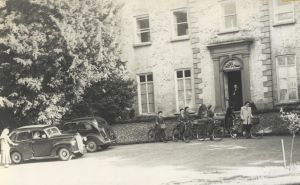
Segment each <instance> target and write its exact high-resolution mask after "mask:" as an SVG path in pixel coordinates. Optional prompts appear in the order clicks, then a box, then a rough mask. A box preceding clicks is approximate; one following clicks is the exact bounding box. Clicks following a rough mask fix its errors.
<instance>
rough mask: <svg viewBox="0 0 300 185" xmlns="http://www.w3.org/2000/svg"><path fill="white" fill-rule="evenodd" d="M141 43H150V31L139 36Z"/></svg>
mask: <svg viewBox="0 0 300 185" xmlns="http://www.w3.org/2000/svg"><path fill="white" fill-rule="evenodd" d="M138 36H139V40H140V42H150V31H148V32H142V33H139V34H138Z"/></svg>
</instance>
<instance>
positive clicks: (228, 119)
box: [225, 106, 235, 132]
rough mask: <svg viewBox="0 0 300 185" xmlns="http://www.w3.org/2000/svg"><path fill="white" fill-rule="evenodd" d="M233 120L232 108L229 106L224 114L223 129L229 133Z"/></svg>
mask: <svg viewBox="0 0 300 185" xmlns="http://www.w3.org/2000/svg"><path fill="white" fill-rule="evenodd" d="M234 119H235V114H234V108H233V106H229V107H228V108H227V110H226V114H225V129H226V130H227V131H228V132H229V131H230V128H231V127H232V125H233V120H234Z"/></svg>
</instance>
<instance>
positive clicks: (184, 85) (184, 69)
mask: <svg viewBox="0 0 300 185" xmlns="http://www.w3.org/2000/svg"><path fill="white" fill-rule="evenodd" d="M187 70H189V71H190V77H188V78H186V77H185V71H187ZM179 71H182V74H183V76H182V78H178V77H177V72H179ZM174 76H175V92H176V110H177V112H178V111H179V109H180V108H184V107H186V106H189V105H188V104H187V99H186V97H187V95H186V94H187V93H186V82H185V81H186V79H190V80H191V90H192V97H191V100H192V101H193V92H194V90H193V73H192V69H191V68H183V69H176V70H175V73H174ZM178 79H183V96H184V107H179V94H178ZM190 108H191V107H190Z"/></svg>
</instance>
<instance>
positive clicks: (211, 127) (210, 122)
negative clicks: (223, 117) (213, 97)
mask: <svg viewBox="0 0 300 185" xmlns="http://www.w3.org/2000/svg"><path fill="white" fill-rule="evenodd" d="M214 115H215V113H214V112H213V111H212V110H211V109H209V110H207V119H208V121H207V132H208V135H209V138H210V139H211V140H212V139H213V133H214V127H215V124H214Z"/></svg>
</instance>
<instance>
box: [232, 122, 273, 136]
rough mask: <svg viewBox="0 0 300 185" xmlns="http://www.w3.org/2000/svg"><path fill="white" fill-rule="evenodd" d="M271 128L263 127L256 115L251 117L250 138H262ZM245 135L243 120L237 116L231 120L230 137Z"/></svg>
mask: <svg viewBox="0 0 300 185" xmlns="http://www.w3.org/2000/svg"><path fill="white" fill-rule="evenodd" d="M271 131H272V130H271V129H270V127H267V128H263V127H262V126H261V125H260V124H259V119H258V118H257V117H254V118H253V124H252V128H251V131H250V134H251V137H252V138H262V137H263V136H264V134H267V133H270V132H271ZM245 135H246V133H245V131H243V121H242V120H241V118H240V117H237V118H236V119H235V120H234V121H233V126H232V127H231V128H230V137H231V138H233V139H239V138H244V137H245Z"/></svg>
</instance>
